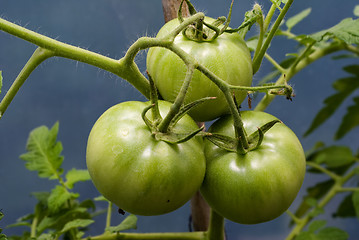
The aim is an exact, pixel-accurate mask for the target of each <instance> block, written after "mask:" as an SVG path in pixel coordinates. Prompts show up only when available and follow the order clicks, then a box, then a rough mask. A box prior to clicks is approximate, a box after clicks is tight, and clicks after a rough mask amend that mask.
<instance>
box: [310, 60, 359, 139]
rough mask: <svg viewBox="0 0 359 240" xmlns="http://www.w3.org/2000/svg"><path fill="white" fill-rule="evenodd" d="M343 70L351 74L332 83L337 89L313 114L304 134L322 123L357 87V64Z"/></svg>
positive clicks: (358, 84)
mask: <svg viewBox="0 0 359 240" xmlns="http://www.w3.org/2000/svg"><path fill="white" fill-rule="evenodd" d="M344 70H345V71H346V72H348V73H351V74H353V75H354V76H350V77H347V78H342V79H339V80H337V81H335V82H334V83H333V88H334V89H335V90H336V91H337V93H335V94H334V95H332V96H330V97H328V98H326V99H325V100H324V104H325V106H324V107H323V108H322V109H321V110H320V111H319V113H318V114H317V115H316V116H315V118H314V120H313V122H312V124H311V126H310V127H309V129H308V130H307V131H306V132H305V134H304V136H307V135H309V134H310V133H312V132H313V131H314V130H315V129H317V128H318V127H319V126H320V125H321V124H323V123H324V122H325V121H326V120H327V119H328V118H329V117H330V116H332V115H333V114H334V112H335V111H336V110H337V109H338V107H339V106H340V105H341V103H342V102H343V101H344V100H345V99H346V98H347V97H348V96H349V95H350V94H351V93H352V92H353V91H355V90H356V89H357V88H359V65H352V66H347V67H345V68H344Z"/></svg>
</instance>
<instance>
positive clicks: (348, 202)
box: [333, 194, 356, 218]
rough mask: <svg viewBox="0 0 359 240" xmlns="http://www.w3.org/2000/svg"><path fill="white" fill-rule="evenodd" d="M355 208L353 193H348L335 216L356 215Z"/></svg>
mask: <svg viewBox="0 0 359 240" xmlns="http://www.w3.org/2000/svg"><path fill="white" fill-rule="evenodd" d="M355 216H356V215H355V209H354V205H353V194H348V195H347V196H346V197H345V198H344V199H343V200H342V202H341V203H340V205H339V207H338V209H337V211H336V212H335V213H334V214H333V217H342V218H346V217H355Z"/></svg>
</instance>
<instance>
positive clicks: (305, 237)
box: [295, 232, 318, 240]
mask: <svg viewBox="0 0 359 240" xmlns="http://www.w3.org/2000/svg"><path fill="white" fill-rule="evenodd" d="M295 240H318V238H317V237H316V236H315V234H313V233H310V232H301V233H299V234H298V236H297V237H296V238H295Z"/></svg>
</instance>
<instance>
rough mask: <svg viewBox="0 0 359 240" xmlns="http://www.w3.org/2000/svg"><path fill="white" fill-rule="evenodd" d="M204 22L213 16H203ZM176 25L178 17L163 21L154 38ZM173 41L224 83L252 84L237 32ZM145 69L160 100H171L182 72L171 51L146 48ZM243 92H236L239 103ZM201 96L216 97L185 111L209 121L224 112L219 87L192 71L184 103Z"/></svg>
mask: <svg viewBox="0 0 359 240" xmlns="http://www.w3.org/2000/svg"><path fill="white" fill-rule="evenodd" d="M206 21H207V22H212V21H214V19H211V18H208V17H207V18H206ZM178 25H179V21H178V19H173V20H171V21H169V22H168V23H166V24H165V25H164V26H163V27H162V28H161V30H160V31H159V32H158V34H157V37H163V36H166V35H167V34H168V33H169V32H171V31H172V30H173V29H175V28H176V27H177V26H178ZM174 44H176V45H177V46H179V47H180V48H181V49H182V50H184V51H185V52H187V53H188V54H190V55H191V56H193V57H194V58H195V59H196V60H197V61H198V62H199V63H201V64H203V65H204V66H205V67H206V68H208V69H209V70H210V71H212V72H213V73H214V74H216V75H217V76H218V77H220V78H221V79H222V80H224V81H225V82H228V83H230V84H233V85H241V86H250V85H251V83H252V75H253V72H252V61H251V56H250V52H249V50H248V48H247V46H246V44H245V42H244V40H243V39H242V38H241V37H240V36H239V34H237V33H234V34H230V33H224V34H222V35H220V36H219V37H218V38H217V39H216V40H214V41H212V42H196V41H193V40H189V39H188V38H186V37H185V36H183V34H179V35H177V36H176V38H175V40H174ZM147 70H148V72H149V73H150V74H151V76H152V78H153V80H154V82H155V84H156V86H157V88H158V91H159V92H160V94H161V96H162V97H163V99H165V100H167V101H170V102H173V101H174V100H175V99H176V96H177V94H178V92H179V91H180V88H181V86H182V83H183V80H184V79H185V75H186V70H187V69H186V66H185V64H184V63H183V61H182V60H181V59H180V58H179V57H178V56H177V55H176V54H175V53H173V52H171V51H170V50H168V49H165V48H159V47H153V48H150V50H149V51H148V55H147ZM246 95H247V93H246V92H245V91H236V100H237V102H238V104H240V103H241V102H242V101H243V100H244V99H245V97H246ZM204 97H217V99H216V100H211V101H208V102H206V103H202V104H201V105H199V106H197V107H196V108H194V109H192V110H191V111H190V112H189V115H190V116H191V117H192V118H193V119H194V120H196V121H200V122H203V121H210V120H213V119H215V118H218V117H219V116H221V115H223V114H225V113H228V112H229V108H228V104H227V102H226V100H225V98H224V95H223V93H222V92H221V90H220V89H219V88H218V87H217V86H216V85H215V84H214V83H213V82H212V81H211V80H209V79H208V78H207V77H206V76H205V75H204V74H202V73H201V72H200V71H198V70H195V72H194V74H193V78H192V81H191V84H190V87H189V90H188V92H187V96H186V99H185V103H189V102H192V101H195V100H197V99H200V98H204Z"/></svg>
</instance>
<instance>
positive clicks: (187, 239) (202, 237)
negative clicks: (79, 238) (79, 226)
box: [83, 232, 206, 240]
mask: <svg viewBox="0 0 359 240" xmlns="http://www.w3.org/2000/svg"><path fill="white" fill-rule="evenodd" d="M119 239H137V240H139V239H141V240H206V232H183V233H182V232H181V233H175V232H174V233H118V234H117V233H114V234H111V235H100V236H95V237H87V238H83V240H119Z"/></svg>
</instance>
